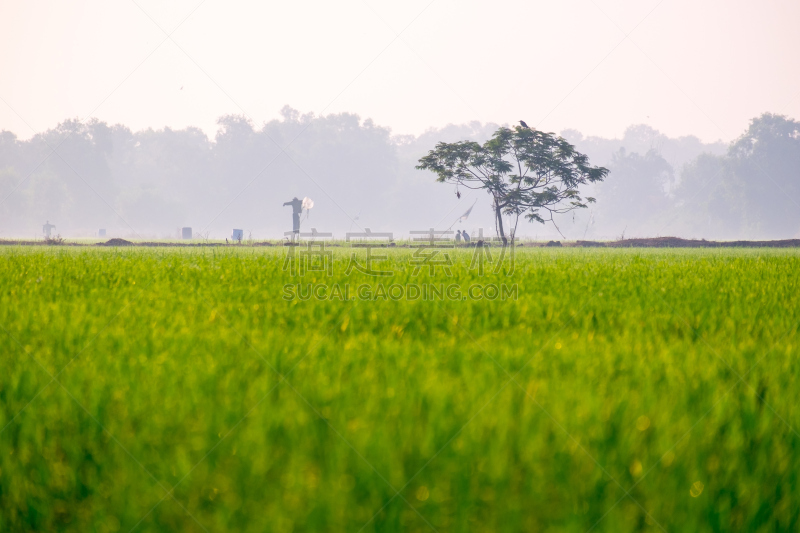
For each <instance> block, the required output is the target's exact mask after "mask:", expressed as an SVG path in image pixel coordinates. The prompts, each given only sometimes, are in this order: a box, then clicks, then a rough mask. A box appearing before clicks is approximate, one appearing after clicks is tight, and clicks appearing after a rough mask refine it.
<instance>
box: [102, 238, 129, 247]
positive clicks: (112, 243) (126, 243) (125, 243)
mask: <svg viewBox="0 0 800 533" xmlns="http://www.w3.org/2000/svg"><path fill="white" fill-rule="evenodd" d="M97 246H133V243H132V242H131V241H126V240H125V239H109V240H108V241H106V242H98V243H97Z"/></svg>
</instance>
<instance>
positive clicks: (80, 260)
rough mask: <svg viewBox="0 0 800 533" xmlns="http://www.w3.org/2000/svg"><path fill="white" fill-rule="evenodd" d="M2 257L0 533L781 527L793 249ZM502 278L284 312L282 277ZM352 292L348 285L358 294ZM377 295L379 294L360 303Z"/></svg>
mask: <svg viewBox="0 0 800 533" xmlns="http://www.w3.org/2000/svg"><path fill="white" fill-rule="evenodd" d="M381 253H386V254H388V255H389V259H388V260H387V261H385V262H383V263H380V264H379V265H378V266H381V267H382V268H383V269H385V270H393V271H394V272H395V274H394V276H392V277H390V278H370V277H368V276H365V275H363V274H359V273H358V272H353V273H351V275H350V276H346V275H345V273H344V272H345V269H346V266H347V263H348V258H349V250H341V249H340V250H337V251H335V252H334V256H333V259H334V265H333V275H332V276H331V277H326V276H323V275H321V274H320V273H318V272H317V273H313V272H310V273H307V274H306V275H305V276H304V277H303V278H296V277H295V278H292V277H290V276H289V274H287V273H286V272H284V271H283V270H282V266H283V261H284V250H282V249H262V250H257V249H256V250H253V249H230V248H226V249H211V250H209V249H205V250H204V249H189V250H187V249H142V248H124V249H102V250H100V249H42V248H33V247H31V248H25V247H16V248H14V247H9V248H6V249H3V250H0V325H1V326H2V329H0V363H1V364H2V373H0V531H33V530H61V531H81V532H83V531H132V530H133V531H204V530H205V531H276V532H283V531H286V532H288V531H353V532H358V531H365V532H366V531H433V530H436V531H442V532H444V531H504V532H506V531H577V532H583V531H587V530H589V529H592V528H593V529H592V530H593V531H613V532H619V531H640V530H660V529H662V528H663V529H666V530H668V531H731V530H738V531H796V530H798V527H800V526H799V525H798V524H799V523H800V522H798V520H799V519H800V486H799V485H798V482H799V481H800V479H798V478H800V435H799V434H798V432H797V430H798V428H800V414H798V394H797V391H798V374H799V370H798V360H797V359H798V358H797V355H798V342H800V339H798V322H799V321H800V296H799V295H798V279H799V278H800V254H798V252H795V251H791V250H790V251H770V250H763V249H761V250H680V251H675V250H587V249H559V250H552V249H525V250H524V251H522V250H521V251H518V252H517V256H516V268H515V271H514V273H513V275H511V276H506V275H504V274H503V273H499V274H492V273H487V274H486V275H485V276H483V277H480V276H478V275H477V273H476V272H475V271H474V270H469V269H468V266H469V263H470V252H469V251H458V252H454V262H455V265H454V266H453V269H452V270H453V272H452V273H453V277H452V278H450V279H447V280H445V279H444V278H442V274H441V272H438V273H437V274H436V276H435V277H430V276H429V274H428V273H427V272H425V271H423V272H422V273H421V274H420V275H419V276H416V277H415V276H413V275H412V268H411V267H410V266H409V258H410V257H411V253H412V252H411V251H409V250H383V251H381ZM298 281H301V282H302V283H303V284H305V283H310V282H313V283H340V284H344V283H349V284H350V285H351V286H353V287H354V286H355V285H358V284H361V283H369V284H374V283H384V284H387V285H388V284H389V283H400V284H406V283H414V282H426V283H431V282H436V283H439V282H443V281H446V282H447V283H459V284H460V285H461V286H462V287H463V288H464V290H465V291H466V288H467V287H468V286H469V285H471V284H472V283H482V284H487V283H497V284H501V283H507V284H509V283H516V284H517V286H518V298H517V299H516V300H511V301H500V300H499V299H497V300H493V301H487V300H486V299H483V300H471V299H466V300H464V299H459V300H447V299H445V300H442V301H439V300H437V301H425V300H422V299H418V300H415V301H408V300H406V299H402V300H400V301H392V300H391V299H387V300H385V301H384V300H383V299H377V300H376V301H372V300H370V301H363V300H355V301H339V300H326V301H318V300H316V299H314V298H311V299H310V300H307V301H301V300H299V299H295V300H293V301H286V300H285V299H284V298H283V296H284V289H283V286H284V284H285V283H297V282H298ZM352 292H355V291H352ZM373 300H375V299H373Z"/></svg>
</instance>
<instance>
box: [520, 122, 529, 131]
mask: <svg viewBox="0 0 800 533" xmlns="http://www.w3.org/2000/svg"><path fill="white" fill-rule="evenodd" d="M519 125H520V126H522V127H523V128H528V129H531V128H530V126H528V125H527V124H525V121H524V120H520V121H519Z"/></svg>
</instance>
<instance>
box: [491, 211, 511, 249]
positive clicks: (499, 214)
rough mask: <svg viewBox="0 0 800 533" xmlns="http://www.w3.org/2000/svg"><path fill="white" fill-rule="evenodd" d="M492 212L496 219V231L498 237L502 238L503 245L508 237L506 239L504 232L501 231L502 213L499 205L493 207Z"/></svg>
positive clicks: (505, 244) (506, 242)
mask: <svg viewBox="0 0 800 533" xmlns="http://www.w3.org/2000/svg"><path fill="white" fill-rule="evenodd" d="M494 213H495V218H496V219H497V233H499V234H500V238H501V239H502V240H503V246H507V245H508V239H506V234H505V232H504V231H503V213H502V212H501V211H500V208H499V207H495V208H494Z"/></svg>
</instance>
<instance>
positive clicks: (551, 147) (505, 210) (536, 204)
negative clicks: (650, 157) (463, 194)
mask: <svg viewBox="0 0 800 533" xmlns="http://www.w3.org/2000/svg"><path fill="white" fill-rule="evenodd" d="M416 168H418V169H420V170H430V171H432V172H434V173H435V174H436V175H437V176H438V178H437V181H439V182H441V183H453V184H455V185H456V186H457V187H465V188H467V189H484V190H486V192H487V193H489V194H490V195H491V196H492V207H493V209H494V211H495V224H496V229H497V234H498V236H499V237H500V238H501V239H502V240H503V244H507V242H508V239H507V237H506V234H505V229H504V227H503V215H504V214H505V215H511V216H513V217H514V228H513V230H512V236H513V234H514V232H515V231H516V227H517V223H518V222H519V217H520V216H521V215H522V216H524V218H526V219H528V220H529V221H531V222H533V221H536V222H540V223H545V222H548V221H550V222H552V223H553V224H555V220H554V219H553V215H555V214H561V213H566V212H569V211H572V210H573V209H579V208H585V207H587V205H588V204H589V203H592V202H594V201H595V199H594V198H592V197H585V198H584V197H582V196H581V193H580V190H579V188H580V187H581V186H583V185H587V184H590V183H596V182H600V181H603V179H605V177H606V176H607V175H608V169H606V168H603V167H597V166H592V165H590V164H589V158H588V157H587V156H585V155H583V154H581V153H579V152H578V151H577V150H575V147H574V146H573V145H571V144H570V143H569V142H567V141H566V140H565V139H563V138H562V137H558V136H556V135H555V134H553V133H545V132H542V131H539V130H536V129H532V128H526V127H523V126H516V127H514V128H513V129H511V128H505V127H501V128H499V129H498V130H497V131H496V132H495V133H494V135H493V136H492V138H491V139H489V140H488V141H486V142H485V143H484V144H482V145H481V144H479V143H477V142H473V141H459V142H454V143H445V142H440V143H438V144H437V145H436V148H434V149H433V150H431V151H430V152H428V155H426V156H425V157H423V158H421V159H420V160H419V165H417V167H416ZM556 228H557V226H556Z"/></svg>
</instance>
